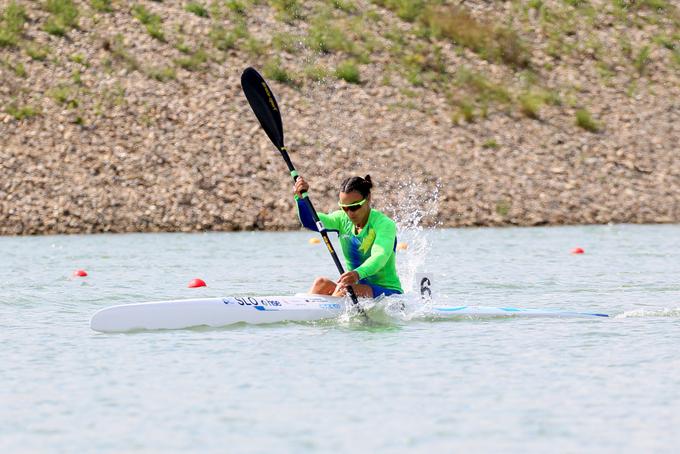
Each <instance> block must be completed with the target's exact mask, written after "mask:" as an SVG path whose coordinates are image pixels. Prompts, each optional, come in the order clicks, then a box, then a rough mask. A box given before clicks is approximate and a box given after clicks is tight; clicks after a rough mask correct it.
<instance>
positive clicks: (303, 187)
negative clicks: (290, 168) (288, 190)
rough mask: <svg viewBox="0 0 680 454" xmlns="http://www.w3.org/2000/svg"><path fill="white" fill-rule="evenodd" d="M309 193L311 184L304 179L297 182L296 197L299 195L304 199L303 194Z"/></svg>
mask: <svg viewBox="0 0 680 454" xmlns="http://www.w3.org/2000/svg"><path fill="white" fill-rule="evenodd" d="M307 191H309V184H308V183H307V182H306V181H305V179H304V178H302V177H299V178H298V179H297V180H296V181H295V191H294V192H295V195H297V196H298V197H302V193H303V192H307Z"/></svg>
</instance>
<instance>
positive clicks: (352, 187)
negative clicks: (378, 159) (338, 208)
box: [340, 175, 373, 197]
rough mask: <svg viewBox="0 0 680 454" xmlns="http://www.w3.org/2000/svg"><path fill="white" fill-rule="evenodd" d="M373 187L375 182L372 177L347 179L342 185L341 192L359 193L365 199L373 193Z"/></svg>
mask: <svg viewBox="0 0 680 454" xmlns="http://www.w3.org/2000/svg"><path fill="white" fill-rule="evenodd" d="M372 187H373V181H371V176H370V175H366V177H365V178H361V177H350V178H345V180H344V181H343V182H342V184H341V185H340V192H345V193H347V192H352V191H357V192H358V193H360V194H361V195H362V196H364V197H368V195H369V194H370V193H371V188H372Z"/></svg>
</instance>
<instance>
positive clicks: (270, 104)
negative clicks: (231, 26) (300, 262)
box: [241, 68, 363, 313]
mask: <svg viewBox="0 0 680 454" xmlns="http://www.w3.org/2000/svg"><path fill="white" fill-rule="evenodd" d="M241 87H242V88H243V93H244V94H245V95H246V98H247V99H248V103H249V104H250V107H251V108H252V109H253V112H255V116H256V117H257V119H258V120H259V122H260V125H262V129H264V132H266V133H267V136H269V140H271V141H272V143H273V144H274V146H276V148H278V150H279V151H280V152H281V156H282V157H283V160H284V161H286V165H287V166H288V170H289V171H290V176H291V177H293V181H294V182H295V181H297V179H298V178H300V176H299V175H298V173H297V170H295V167H294V166H293V163H292V162H291V160H290V156H288V151H287V150H286V147H285V145H284V144H283V123H282V122H281V112H280V111H279V105H278V104H277V103H276V99H275V98H274V94H273V93H272V91H271V89H270V88H269V85H267V82H266V81H265V80H264V78H263V77H262V76H261V75H260V73H258V72H257V71H256V70H255V69H254V68H246V70H245V71H243V74H242V75H241ZM302 200H303V201H305V202H306V203H307V206H308V207H309V210H310V211H311V212H312V217H313V218H314V222H315V223H316V228H317V229H318V230H319V233H320V234H321V237H322V238H323V242H324V243H325V244H326V247H327V248H328V252H330V253H331V257H333V262H335V266H336V267H337V268H338V271H339V272H340V274H341V275H342V274H343V273H344V272H345V270H344V268H343V267H342V263H340V260H339V259H338V254H336V253H335V249H334V248H333V244H332V243H331V240H330V238H328V231H327V230H326V228H325V227H324V225H323V223H322V222H321V220H320V219H319V215H318V214H316V210H315V209H314V205H312V201H311V200H309V197H308V196H307V193H306V192H304V193H302ZM347 293H349V296H350V297H352V302H353V303H354V304H355V305H356V306H357V307H358V308H359V310H360V312H362V313H363V310H361V307H360V306H359V305H358V304H359V301H358V300H357V296H356V294H355V293H354V289H353V288H352V287H347Z"/></svg>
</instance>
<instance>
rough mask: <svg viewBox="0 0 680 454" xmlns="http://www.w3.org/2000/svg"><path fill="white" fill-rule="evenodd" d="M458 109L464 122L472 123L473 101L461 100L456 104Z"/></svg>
mask: <svg viewBox="0 0 680 454" xmlns="http://www.w3.org/2000/svg"><path fill="white" fill-rule="evenodd" d="M458 109H459V110H460V113H461V114H462V115H463V119H465V121H466V122H468V123H472V122H474V121H475V106H474V104H473V103H471V102H470V101H461V102H460V103H459V104H458Z"/></svg>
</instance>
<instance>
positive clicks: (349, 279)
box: [338, 271, 359, 287]
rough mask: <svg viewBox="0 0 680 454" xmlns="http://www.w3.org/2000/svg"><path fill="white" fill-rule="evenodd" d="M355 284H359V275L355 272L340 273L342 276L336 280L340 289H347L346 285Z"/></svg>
mask: <svg viewBox="0 0 680 454" xmlns="http://www.w3.org/2000/svg"><path fill="white" fill-rule="evenodd" d="M357 282H359V273H357V272H356V271H347V272H346V273H342V276H340V279H338V284H340V286H341V287H347V286H348V285H353V284H356V283H357Z"/></svg>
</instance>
